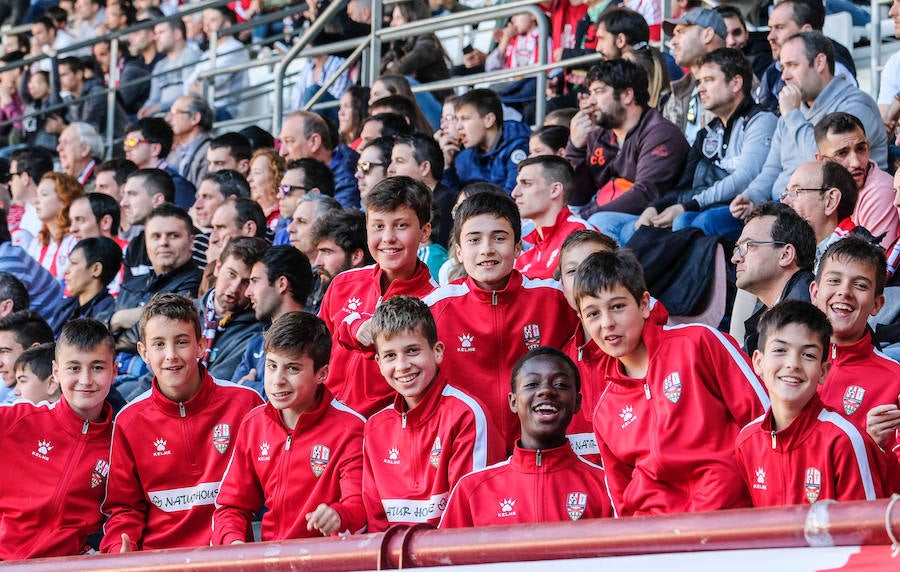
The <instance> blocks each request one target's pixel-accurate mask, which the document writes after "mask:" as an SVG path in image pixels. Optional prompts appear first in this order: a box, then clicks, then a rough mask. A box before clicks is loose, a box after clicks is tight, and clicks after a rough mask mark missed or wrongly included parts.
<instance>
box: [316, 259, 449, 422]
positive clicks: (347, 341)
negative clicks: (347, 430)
mask: <svg viewBox="0 0 900 572" xmlns="http://www.w3.org/2000/svg"><path fill="white" fill-rule="evenodd" d="M380 284H381V268H380V267H379V266H378V265H377V264H374V265H372V266H366V267H363V268H357V269H353V270H347V271H345V272H341V273H340V274H338V275H337V276H335V278H334V280H332V282H331V284H329V286H328V290H327V291H326V292H325V298H324V299H323V300H322V307H321V309H320V310H319V317H320V318H322V319H323V320H324V321H325V324H326V325H327V326H328V331H330V332H331V335H332V338H333V343H332V346H331V360H330V362H329V363H330V364H331V365H330V367H329V373H328V379H327V380H326V381H325V384H326V385H327V386H328V389H329V391H331V393H332V395H334V396H335V397H337V398H338V399H339V400H341V402H343V403H346V404H347V405H348V406H349V407H350V408H351V409H353V410H354V411H358V412H359V413H361V414H363V415H365V416H366V417H368V416H370V415H372V414H373V413H375V412H376V411H379V410H381V409H383V408H384V407H386V406H387V405H388V404H390V402H391V399H392V398H393V395H394V390H392V389H391V387H390V386H389V385H388V383H387V382H386V381H385V380H384V377H383V376H382V375H381V371H380V370H379V369H378V364H376V363H375V353H374V352H375V348H374V347H371V346H369V347H362V346H360V344H359V342H358V341H357V340H356V334H357V332H359V328H360V327H361V326H362V325H363V323H364V322H365V321H366V320H368V319H369V318H371V317H372V314H374V313H375V309H376V308H378V306H379V305H380V304H381V302H382V301H383V300H387V299H388V298H390V297H392V296H415V297H416V298H424V297H425V296H427V295H428V294H430V293H431V292H433V291H434V289H435V288H437V286H438V285H437V282H435V281H434V279H432V278H431V274H430V273H429V271H428V267H427V266H425V264H423V263H421V262H419V263H417V266H416V272H415V274H414V275H413V277H412V278H410V279H409V280H395V281H393V282H391V284H390V285H389V286H388V289H387V290H386V291H385V292H383V293H382V291H381V286H380Z"/></svg>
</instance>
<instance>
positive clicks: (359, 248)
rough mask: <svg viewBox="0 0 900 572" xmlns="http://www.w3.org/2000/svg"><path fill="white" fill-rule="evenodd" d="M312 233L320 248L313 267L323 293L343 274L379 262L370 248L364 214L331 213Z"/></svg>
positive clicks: (322, 218)
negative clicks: (373, 256) (367, 241)
mask: <svg viewBox="0 0 900 572" xmlns="http://www.w3.org/2000/svg"><path fill="white" fill-rule="evenodd" d="M311 232H312V242H313V244H314V245H315V247H316V258H315V260H313V266H314V267H315V271H316V274H318V277H319V284H321V285H322V287H323V291H324V288H327V287H328V285H329V284H331V281H332V280H333V279H334V277H335V276H337V275H338V274H340V273H341V272H344V271H345V270H350V269H351V268H361V267H363V266H368V265H369V264H373V263H374V262H375V260H374V259H373V258H372V255H371V254H370V253H369V245H368V244H366V217H365V215H364V214H363V213H361V212H358V211H331V212H327V213H325V214H324V215H322V216H321V217H319V219H318V220H316V222H315V224H314V225H313V227H312V231H311Z"/></svg>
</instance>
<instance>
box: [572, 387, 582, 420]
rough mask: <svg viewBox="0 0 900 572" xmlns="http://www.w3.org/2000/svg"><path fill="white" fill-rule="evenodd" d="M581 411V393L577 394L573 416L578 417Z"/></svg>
mask: <svg viewBox="0 0 900 572" xmlns="http://www.w3.org/2000/svg"><path fill="white" fill-rule="evenodd" d="M579 411H581V392H580V391H579V392H578V393H576V394H575V408H574V409H572V415H573V416H574V415H577V414H578V412H579Z"/></svg>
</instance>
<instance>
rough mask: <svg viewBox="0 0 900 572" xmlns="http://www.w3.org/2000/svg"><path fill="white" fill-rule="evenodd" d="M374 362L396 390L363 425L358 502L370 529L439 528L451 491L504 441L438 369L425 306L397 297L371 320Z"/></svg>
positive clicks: (440, 347) (438, 348) (499, 452)
mask: <svg viewBox="0 0 900 572" xmlns="http://www.w3.org/2000/svg"><path fill="white" fill-rule="evenodd" d="M371 328H372V336H373V338H374V340H375V347H376V353H375V359H376V361H377V362H378V366H379V368H380V370H381V374H382V375H383V376H384V379H385V380H387V383H388V384H390V387H391V388H393V389H394V391H396V394H395V397H394V403H393V405H391V406H390V407H386V408H385V409H382V410H381V411H379V412H378V413H376V414H375V415H373V416H372V417H370V418H369V420H368V421H367V422H366V428H365V439H364V441H363V447H364V448H363V502H364V503H365V507H366V518H367V520H368V523H369V532H380V531H383V530H385V529H387V528H388V527H389V526H391V525H394V524H416V523H428V524H431V525H435V526H436V525H437V524H438V521H439V520H440V518H441V515H442V514H443V512H444V507H445V506H446V504H447V497H448V496H449V495H450V489H452V488H453V486H454V485H455V484H456V482H457V481H458V480H459V479H460V478H461V477H462V476H463V475H465V474H466V473H470V472H472V471H476V470H478V469H483V468H484V467H486V466H487V465H488V464H489V463H494V462H496V461H498V460H500V459H501V458H502V457H503V452H504V451H503V443H502V442H501V441H500V435H499V433H498V432H497V430H496V429H495V428H494V424H493V422H492V420H491V418H490V417H489V416H488V415H486V414H485V410H484V408H483V407H482V406H481V404H480V403H479V402H478V400H477V399H475V398H473V397H472V396H470V395H468V394H467V393H466V392H464V391H462V390H461V389H458V388H456V387H454V386H452V385H450V384H448V383H447V377H446V376H445V375H444V373H443V372H441V371H439V370H438V366H439V365H440V364H441V361H442V359H443V355H444V344H442V343H441V342H439V341H438V338H437V330H436V328H435V324H434V318H433V317H432V315H431V312H430V311H429V310H428V306H426V305H425V303H424V302H422V301H421V300H419V299H417V298H413V297H411V296H395V297H393V298H391V299H390V300H387V301H386V302H385V303H384V304H382V305H381V306H380V307H379V308H378V309H377V310H376V311H375V315H374V316H373V317H372V321H371Z"/></svg>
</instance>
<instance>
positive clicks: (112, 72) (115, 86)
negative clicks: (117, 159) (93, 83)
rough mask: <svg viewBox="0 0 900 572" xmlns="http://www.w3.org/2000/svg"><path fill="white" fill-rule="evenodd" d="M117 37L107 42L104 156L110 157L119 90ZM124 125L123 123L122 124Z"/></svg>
mask: <svg viewBox="0 0 900 572" xmlns="http://www.w3.org/2000/svg"><path fill="white" fill-rule="evenodd" d="M118 62H119V38H118V36H117V37H114V38H113V39H112V41H110V42H109V85H107V86H106V87H107V90H108V91H107V92H106V158H107V159H111V158H112V151H113V138H114V136H115V130H116V95H117V94H118V91H119V65H118ZM123 127H124V125H123Z"/></svg>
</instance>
